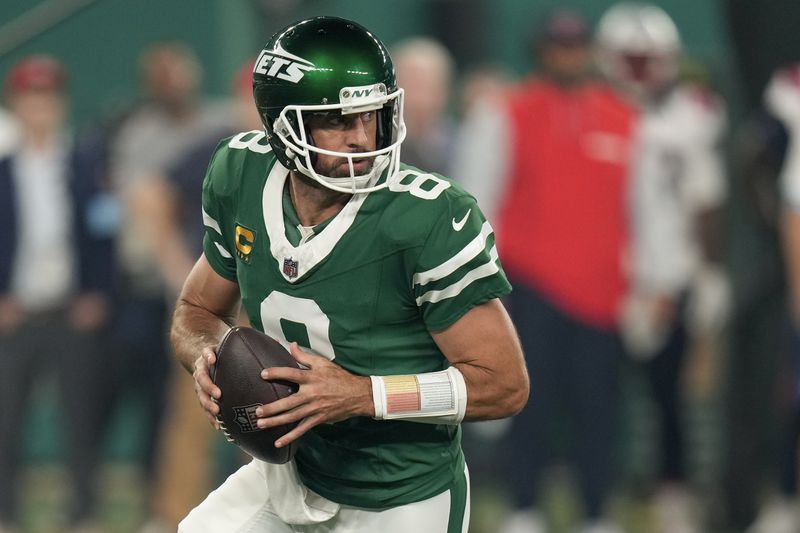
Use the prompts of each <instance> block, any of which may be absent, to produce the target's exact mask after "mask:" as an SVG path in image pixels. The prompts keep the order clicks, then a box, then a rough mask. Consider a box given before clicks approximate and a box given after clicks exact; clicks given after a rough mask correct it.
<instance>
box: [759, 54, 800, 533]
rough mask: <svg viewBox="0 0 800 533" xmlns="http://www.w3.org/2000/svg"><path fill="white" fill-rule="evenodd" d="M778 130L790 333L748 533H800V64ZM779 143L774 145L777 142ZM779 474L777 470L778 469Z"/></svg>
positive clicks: (776, 91) (782, 86)
mask: <svg viewBox="0 0 800 533" xmlns="http://www.w3.org/2000/svg"><path fill="white" fill-rule="evenodd" d="M764 103H765V108H766V110H767V112H768V113H769V114H770V116H771V117H772V118H773V119H775V120H777V121H778V124H776V125H775V127H773V128H772V131H773V132H775V136H776V137H777V138H778V139H779V140H778V143H779V145H780V148H779V151H780V152H781V153H780V154H779V155H780V157H779V161H780V164H779V165H776V166H775V169H774V170H775V171H776V174H777V192H778V198H779V203H778V205H777V206H775V207H776V209H775V211H776V213H775V215H776V217H777V218H776V220H775V222H776V223H777V228H776V229H777V230H778V232H779V235H780V237H781V243H782V251H783V259H784V263H785V276H786V289H787V294H786V306H787V319H788V320H787V322H788V328H787V329H788V330H789V333H788V335H787V337H788V342H786V343H785V347H786V349H785V350H782V353H783V355H784V356H785V357H783V358H781V361H780V362H779V363H778V366H777V373H776V376H775V379H774V387H775V389H777V390H778V391H779V393H778V395H777V396H778V405H777V409H776V411H777V415H778V426H779V428H778V432H777V435H778V438H777V446H775V448H774V449H775V450H776V453H775V456H776V461H774V463H775V464H774V465H773V466H772V468H770V469H769V470H770V476H768V477H767V479H763V477H762V479H761V480H760V481H761V485H764V486H763V487H754V488H756V490H755V492H756V495H755V498H756V500H757V501H758V502H759V504H760V508H761V511H760V513H759V515H758V517H757V520H756V521H755V523H754V524H753V525H752V526H751V527H750V528H748V530H747V531H748V533H767V532H769V533H790V532H797V531H800V499H798V492H797V483H798V479H797V476H798V462H800V333H798V332H799V331H800V66H798V65H793V66H791V67H788V68H782V69H779V70H778V71H777V72H775V74H774V75H773V77H772V79H771V80H770V82H769V84H768V86H767V88H766V91H765V96H764ZM773 144H774V143H773ZM773 470H774V471H773ZM771 480H774V481H771Z"/></svg>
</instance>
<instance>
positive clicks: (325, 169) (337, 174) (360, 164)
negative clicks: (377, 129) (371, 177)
mask: <svg viewBox="0 0 800 533" xmlns="http://www.w3.org/2000/svg"><path fill="white" fill-rule="evenodd" d="M374 164H375V157H369V158H361V159H354V160H353V165H354V167H355V168H354V171H355V172H354V175H356V176H363V175H365V174H369V173H370V172H371V171H372V167H373V166H374ZM314 170H315V171H316V173H317V174H319V175H321V176H327V177H329V178H349V177H350V165H349V163H348V161H347V158H346V157H337V158H336V159H334V160H333V161H332V162H331V163H329V164H327V165H326V164H321V163H320V161H319V158H317V161H316V162H315V163H314Z"/></svg>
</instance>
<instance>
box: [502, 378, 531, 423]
mask: <svg viewBox="0 0 800 533" xmlns="http://www.w3.org/2000/svg"><path fill="white" fill-rule="evenodd" d="M530 390H531V384H530V380H529V379H528V373H527V372H522V373H520V375H519V376H518V377H517V379H515V380H514V382H513V383H511V384H510V386H509V390H508V394H507V400H506V415H505V416H514V415H516V414H517V413H519V412H520V411H522V409H523V408H524V407H525V405H526V404H527V403H528V397H529V395H530Z"/></svg>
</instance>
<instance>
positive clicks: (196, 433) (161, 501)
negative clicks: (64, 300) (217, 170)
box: [133, 61, 263, 533]
mask: <svg viewBox="0 0 800 533" xmlns="http://www.w3.org/2000/svg"><path fill="white" fill-rule="evenodd" d="M231 96H232V102H231V113H230V114H229V118H230V124H229V125H228V126H227V128H226V129H225V130H223V131H213V132H210V133H209V134H208V135H207V137H206V138H203V139H200V140H199V141H198V142H196V143H194V144H193V145H190V146H188V147H187V149H186V150H185V151H184V152H185V153H184V154H183V155H182V156H181V157H179V158H178V159H177V160H176V161H174V162H173V163H172V164H170V165H169V166H168V167H166V168H164V169H163V170H161V171H160V172H158V173H157V174H154V175H152V176H150V177H149V178H148V179H146V180H144V181H143V182H142V183H141V185H139V186H138V187H136V189H135V190H134V192H133V194H134V195H135V200H133V203H134V204H135V205H136V206H137V209H136V211H135V212H134V215H135V216H136V217H137V219H138V221H139V224H140V225H141V227H142V228H144V230H145V232H144V237H145V238H146V239H147V240H148V241H149V246H150V247H151V248H152V249H154V250H159V253H158V254H157V255H156V260H157V264H158V268H159V271H160V273H161V277H162V278H163V279H164V280H165V282H166V284H167V293H168V295H169V299H170V300H174V299H176V298H177V296H178V294H179V293H180V289H181V287H182V286H183V282H184V280H185V279H186V276H187V274H188V273H189V270H191V268H192V266H193V265H194V261H195V258H197V257H199V256H200V254H201V252H202V249H203V233H204V225H203V210H202V206H201V202H200V200H201V197H202V194H201V193H202V187H203V178H204V176H205V172H206V168H207V167H208V164H209V162H210V160H211V156H212V155H213V154H214V149H215V148H216V147H217V145H218V144H219V143H220V142H221V140H222V139H223V138H226V137H230V136H232V135H235V134H236V133H239V132H246V131H253V130H258V131H261V130H262V129H263V125H262V123H261V118H260V117H259V115H258V110H257V109H256V106H255V102H254V101H253V61H248V62H247V63H246V64H245V65H243V66H242V67H241V68H240V69H239V71H237V72H236V75H235V76H234V79H233V80H232V82H231ZM175 370H177V368H175V369H173V373H172V376H171V378H170V386H169V394H168V397H167V409H166V414H165V422H164V431H163V433H162V435H161V444H160V452H159V457H158V468H157V471H156V472H155V475H156V476H157V481H156V483H157V484H156V488H155V490H154V491H153V493H152V494H151V495H150V500H151V502H152V504H151V505H152V508H153V510H154V517H153V518H154V520H153V522H152V524H151V525H150V530H149V531H151V532H153V533H155V532H157V531H158V530H159V529H156V528H160V529H161V530H163V531H175V530H176V529H177V527H178V522H180V521H181V520H182V519H183V518H184V517H185V516H186V515H187V514H188V513H189V511H191V510H192V509H193V508H194V507H196V506H197V505H198V504H199V503H200V502H201V501H202V500H203V499H204V498H205V497H206V495H207V494H208V492H209V491H210V490H211V489H212V488H213V487H214V486H216V485H218V484H219V483H221V482H222V481H223V480H224V479H225V478H226V477H227V476H228V475H230V474H232V473H233V472H234V471H235V470H236V469H237V468H238V467H239V466H241V465H240V464H239V461H238V460H237V459H236V457H235V456H234V458H233V460H228V461H226V460H224V458H223V459H220V458H219V457H217V458H218V459H220V460H218V461H214V460H209V458H212V459H213V458H214V456H215V452H216V450H215V448H216V447H217V446H219V445H220V444H222V445H223V446H228V447H227V448H225V449H226V450H227V451H229V452H235V449H234V448H233V447H231V446H230V445H227V444H226V441H225V438H224V437H223V436H222V434H221V433H219V432H216V431H215V430H214V428H213V426H212V425H211V424H209V422H208V419H207V417H206V416H205V414H204V413H203V411H202V410H201V409H198V408H197V398H196V395H195V392H194V380H193V379H192V378H191V376H189V375H187V374H186V373H185V372H183V371H180V372H177V371H175ZM217 455H218V454H217ZM229 455H230V454H229ZM215 464H216V467H217V468H214V467H215Z"/></svg>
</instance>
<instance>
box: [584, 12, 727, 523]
mask: <svg viewBox="0 0 800 533" xmlns="http://www.w3.org/2000/svg"><path fill="white" fill-rule="evenodd" d="M597 44H598V48H599V62H600V67H601V68H602V69H603V71H604V73H605V75H606V76H607V77H608V78H609V79H610V80H611V81H612V82H613V83H615V84H616V85H617V86H618V87H619V88H620V89H621V90H622V91H623V93H624V94H626V95H627V96H628V97H629V98H630V99H631V101H632V102H634V103H635V104H636V105H637V106H638V108H639V109H640V110H641V119H640V122H639V125H638V132H637V138H636V143H635V145H634V152H633V154H632V161H633V163H632V177H631V192H630V194H629V206H630V207H629V212H630V218H631V221H632V226H631V228H632V250H633V253H632V257H633V261H632V270H633V272H632V282H631V290H630V293H629V295H628V297H627V298H626V304H625V306H624V310H623V316H622V321H621V322H622V333H623V339H624V340H625V341H626V344H627V347H628V349H629V352H630V353H631V354H633V355H634V356H636V357H638V358H639V359H641V360H643V361H644V370H645V372H646V374H647V377H648V380H649V381H650V383H651V386H652V387H651V388H652V390H653V393H654V394H653V395H654V399H655V400H656V405H657V409H658V414H659V419H660V423H661V429H662V431H661V443H660V449H661V450H662V458H661V461H660V465H659V467H658V476H659V490H658V494H657V500H658V503H659V506H658V508H659V510H660V511H662V512H663V513H662V514H663V515H664V516H663V517H662V521H663V522H664V523H665V525H666V524H668V525H669V527H670V528H675V529H674V530H675V531H685V532H691V531H696V530H697V527H698V526H697V518H696V517H695V516H694V515H695V511H697V509H692V501H691V498H690V495H689V493H688V491H687V487H688V484H687V481H688V479H687V474H688V472H687V471H686V451H685V449H684V444H683V443H684V442H685V437H684V431H683V428H682V423H681V419H682V417H681V410H680V405H681V401H680V379H681V377H682V374H683V371H684V368H685V367H686V361H687V358H686V354H687V352H688V350H689V348H690V346H691V343H692V342H697V341H699V340H702V339H705V340H713V339H715V338H716V336H717V335H718V334H719V332H720V330H721V326H722V325H723V323H724V320H725V317H726V315H727V309H728V307H729V301H730V289H729V288H728V282H727V275H726V274H725V272H724V269H723V266H722V243H721V235H720V231H719V230H720V227H721V217H720V214H721V210H722V208H723V206H724V203H725V200H726V197H727V183H726V178H725V173H724V169H723V164H722V155H721V152H720V146H719V145H720V142H721V139H722V134H723V132H724V129H725V123H726V120H725V107H724V104H723V102H722V101H721V99H720V98H719V97H718V96H717V95H715V94H713V93H712V92H711V91H709V90H708V89H707V88H705V87H703V86H701V85H699V84H696V83H689V82H684V81H682V80H681V79H680V76H679V74H680V60H681V52H682V47H681V40H680V35H679V33H678V29H677V27H676V26H675V23H674V22H673V21H672V19H671V18H670V17H669V15H667V13H666V12H664V11H663V10H662V9H661V8H659V7H657V6H654V5H650V4H638V3H620V4H616V5H615V6H613V7H612V8H611V9H609V10H608V11H607V12H606V13H605V14H604V15H603V16H602V18H601V19H600V21H599V22H598V27H597ZM665 527H666V526H665Z"/></svg>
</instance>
